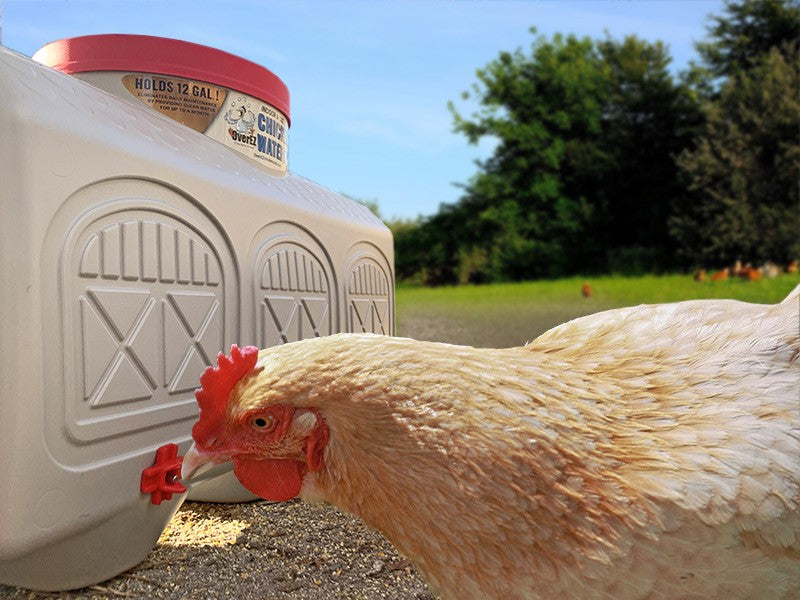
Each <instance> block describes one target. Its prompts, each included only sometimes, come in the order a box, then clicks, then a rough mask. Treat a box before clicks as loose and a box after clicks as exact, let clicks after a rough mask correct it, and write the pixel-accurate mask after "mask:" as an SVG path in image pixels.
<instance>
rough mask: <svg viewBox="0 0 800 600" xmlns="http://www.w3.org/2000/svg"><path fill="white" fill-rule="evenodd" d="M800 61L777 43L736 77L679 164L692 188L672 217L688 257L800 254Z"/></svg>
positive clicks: (715, 261) (707, 260) (712, 259)
mask: <svg viewBox="0 0 800 600" xmlns="http://www.w3.org/2000/svg"><path fill="white" fill-rule="evenodd" d="M798 66H800V63H798V61H797V60H796V59H795V60H794V61H792V62H789V61H787V59H786V58H785V57H784V55H783V54H782V53H781V52H780V51H779V50H778V49H773V50H772V51H771V52H769V54H767V55H766V56H765V57H763V59H762V61H761V63H760V64H759V65H757V66H756V67H752V68H750V69H748V70H746V71H742V72H740V73H738V74H737V75H735V76H733V77H731V78H730V79H729V80H728V81H727V82H726V83H725V85H723V87H722V89H721V92H720V97H719V99H718V100H717V101H716V102H711V103H709V104H707V106H706V108H705V112H706V116H707V125H706V130H705V132H704V134H703V135H702V136H701V137H700V138H699V139H698V142H697V144H696V146H695V147H694V148H693V149H692V150H688V151H686V152H684V153H683V154H682V155H681V156H680V158H679V160H678V166H679V168H680V171H681V174H682V176H683V178H684V180H685V181H686V183H687V185H688V190H689V194H688V195H687V196H686V197H685V199H684V201H683V202H682V203H680V204H679V205H677V206H678V210H676V212H675V214H674V215H673V216H672V218H671V219H670V228H671V231H672V234H673V236H674V237H675V239H676V241H677V242H678V244H679V247H680V248H681V251H682V255H683V257H684V258H685V259H686V262H687V263H695V264H711V265H724V264H728V263H731V262H733V261H734V260H736V259H739V260H743V261H763V260H767V259H769V260H774V261H780V262H785V261H788V260H790V259H791V258H796V257H797V256H798V255H800V191H799V190H798V173H800V144H799V143H798V142H799V141H800V140H798V131H800V102H798V98H800V85H799V84H798V78H797V72H798Z"/></svg>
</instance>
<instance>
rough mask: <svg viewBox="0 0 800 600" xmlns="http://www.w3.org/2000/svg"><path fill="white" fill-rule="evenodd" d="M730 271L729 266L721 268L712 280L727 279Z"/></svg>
mask: <svg viewBox="0 0 800 600" xmlns="http://www.w3.org/2000/svg"><path fill="white" fill-rule="evenodd" d="M729 273H730V269H729V268H728V267H725V268H724V269H720V270H719V271H717V272H716V273H714V274H713V275H712V276H711V281H727V280H728V275H729Z"/></svg>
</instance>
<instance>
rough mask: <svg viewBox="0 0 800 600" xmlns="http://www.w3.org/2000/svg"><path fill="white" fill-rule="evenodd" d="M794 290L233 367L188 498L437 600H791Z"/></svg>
mask: <svg viewBox="0 0 800 600" xmlns="http://www.w3.org/2000/svg"><path fill="white" fill-rule="evenodd" d="M798 313H800V287H798V288H796V289H795V290H794V291H793V292H792V293H791V294H790V296H789V297H788V298H787V299H786V300H785V301H784V302H782V303H780V304H777V305H754V304H746V303H742V302H736V301H731V300H717V301H712V300H704V301H690V302H681V303H676V304H665V305H654V306H637V307H632V308H624V309H619V310H612V311H608V312H603V313H599V314H595V315H591V316H588V317H583V318H580V319H577V320H574V321H571V322H568V323H565V324H564V325H561V326H559V327H556V328H554V329H551V330H550V331H548V332H547V333H545V334H543V335H542V336H540V337H539V338H538V339H536V340H535V341H534V342H532V343H531V344H529V345H527V346H524V347H520V348H510V349H502V350H500V349H481V348H470V347H461V346H452V345H447V344H439V343H431V342H419V341H414V340H409V339H400V338H392V337H384V336H375V335H366V334H362V335H355V334H341V335H334V336H330V337H325V338H318V339H313V340H306V341H301V342H296V343H293V344H287V345H285V346H281V347H276V348H270V349H267V350H261V351H258V350H257V349H255V348H252V347H248V348H244V349H239V348H236V347H233V348H232V351H231V354H232V357H231V358H230V359H229V358H227V357H225V356H223V355H220V358H219V365H218V367H217V368H216V369H211V368H210V367H209V369H208V370H207V371H206V372H205V373H204V375H203V376H202V378H201V383H202V389H200V390H198V392H197V398H198V402H199V404H200V419H199V420H198V422H197V423H196V424H195V426H194V429H193V437H194V440H195V445H194V446H193V447H192V449H190V450H189V452H188V453H187V455H186V457H185V459H184V469H183V471H184V475H185V476H189V475H190V474H191V473H192V472H193V471H194V470H195V469H196V468H197V467H199V466H200V465H202V464H204V463H220V462H225V461H229V460H231V461H233V464H234V471H235V473H236V476H237V477H238V478H239V480H240V481H241V482H242V483H243V484H244V485H245V486H246V487H247V488H248V489H250V490H252V491H253V492H254V493H256V494H258V495H260V496H262V497H264V498H268V499H271V500H286V499H289V498H294V497H295V496H298V495H299V496H300V497H302V498H305V499H308V500H314V501H319V500H321V501H327V502H331V503H333V504H335V505H337V506H339V507H341V508H343V509H345V510H347V511H350V512H352V513H354V514H356V515H358V516H360V517H361V518H362V519H363V520H364V521H365V522H366V523H367V524H368V525H370V526H371V527H373V528H375V529H377V530H379V531H381V532H382V533H383V534H384V535H385V536H386V537H387V538H388V539H389V540H390V541H391V542H392V543H394V544H395V546H396V547H397V548H398V549H399V550H400V551H401V552H403V553H404V554H406V555H407V556H409V557H410V558H411V559H413V560H414V561H415V562H416V564H417V565H418V567H419V568H420V570H421V571H422V573H423V574H424V575H425V577H426V578H427V579H428V581H429V583H430V585H431V587H432V589H433V590H435V591H436V592H438V593H440V594H441V595H442V596H443V597H445V598H450V599H457V600H461V599H484V598H485V599H516V598H541V599H548V600H549V599H558V598H562V599H567V598H569V599H581V598H604V599H614V600H626V599H633V598H638V599H645V598H646V599H665V600H667V599H675V598H704V599H708V598H719V599H731V598H752V599H759V600H760V599H764V598H797V597H798V593H800V320H799V318H798Z"/></svg>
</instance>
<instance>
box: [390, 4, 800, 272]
mask: <svg viewBox="0 0 800 600" xmlns="http://www.w3.org/2000/svg"><path fill="white" fill-rule="evenodd" d="M531 32H532V34H533V35H534V38H535V39H534V41H533V42H532V45H531V48H530V51H529V53H525V52H523V51H522V50H520V49H518V50H516V51H513V52H501V53H500V54H499V56H498V57H497V58H496V59H495V60H493V61H492V62H490V63H489V64H488V65H486V66H485V67H483V68H481V69H479V70H478V71H477V82H476V83H475V84H474V86H473V88H472V89H471V90H470V91H468V92H465V93H464V94H462V97H463V98H464V99H469V98H472V99H474V100H475V101H476V102H477V105H478V106H479V107H480V108H479V109H478V110H477V111H476V112H474V113H473V114H471V115H469V116H465V115H462V114H461V113H460V112H459V110H458V108H457V107H456V105H455V104H454V103H451V104H450V110H451V112H452V115H453V119H454V129H455V131H457V132H460V133H461V134H463V135H464V136H465V137H466V139H467V140H468V141H469V142H470V143H473V144H475V143H477V142H478V141H479V140H481V139H483V138H487V137H488V138H491V139H493V140H494V142H495V148H494V151H493V153H492V155H491V156H490V157H489V158H488V159H486V160H484V161H479V162H478V163H477V167H478V170H477V172H476V174H475V175H474V176H473V177H472V178H471V179H470V180H469V181H468V182H466V183H465V184H463V185H462V195H461V197H460V199H459V200H458V201H457V202H455V203H453V204H443V205H441V206H440V207H439V210H438V212H436V213H435V214H433V215H431V216H427V217H420V218H418V219H415V220H399V221H394V222H390V223H389V225H390V227H391V228H392V231H393V234H394V237H395V250H396V252H395V264H396V271H397V277H398V279H400V280H410V281H416V282H420V283H427V284H440V283H466V282H473V283H481V282H492V281H508V280H522V279H533V278H539V277H556V276H563V275H570V274H576V273H607V272H620V273H637V272H662V271H669V270H677V269H687V268H692V267H696V266H709V267H714V266H722V265H725V264H729V263H732V262H733V261H735V260H741V261H752V262H754V263H755V262H758V261H765V260H772V261H776V262H779V263H780V262H788V261H789V260H791V259H793V258H797V256H798V255H800V188H799V187H798V174H800V143H799V142H800V139H799V136H800V82H799V80H798V70H799V68H800V51H799V44H798V41H799V40H800V3H799V2H798V0H759V1H749V0H739V1H729V2H727V3H726V5H725V10H724V13H723V14H721V15H718V16H713V17H711V19H710V25H709V26H708V29H707V39H706V40H705V41H703V42H701V43H699V44H697V51H698V54H699V61H698V62H697V63H692V64H691V66H690V68H688V69H687V70H686V71H684V72H681V73H679V74H678V75H677V76H673V75H672V74H671V73H670V71H669V64H670V61H671V58H670V56H669V51H668V48H667V47H666V46H665V45H664V44H663V43H662V42H660V41H656V42H648V41H645V40H642V39H640V38H639V37H637V36H635V35H631V36H628V37H625V38H624V39H621V40H617V39H613V38H611V37H606V38H605V39H600V40H592V39H589V38H578V37H576V36H574V35H566V36H565V35H561V34H558V35H555V36H552V37H551V38H549V39H548V38H545V37H544V36H536V32H535V29H532V30H531Z"/></svg>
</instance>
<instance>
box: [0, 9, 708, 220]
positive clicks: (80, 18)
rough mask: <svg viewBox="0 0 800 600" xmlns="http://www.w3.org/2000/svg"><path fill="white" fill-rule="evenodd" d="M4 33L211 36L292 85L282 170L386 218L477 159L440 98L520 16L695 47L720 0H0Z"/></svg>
mask: <svg viewBox="0 0 800 600" xmlns="http://www.w3.org/2000/svg"><path fill="white" fill-rule="evenodd" d="M0 9H1V10H2V13H1V16H0V27H2V43H3V45H5V46H8V47H10V48H12V49H14V50H17V51H18V52H22V53H23V54H27V55H31V54H33V53H34V52H35V51H36V50H37V49H38V48H39V47H40V46H42V45H43V44H45V43H47V42H49V41H52V40H55V39H59V38H64V37H71V36H77V35H86V34H93V33H144V34H149V35H159V36H165V37H173V38H179V39H184V40H188V41H192V42H197V43H201V44H205V45H208V46H214V47H217V48H220V49H222V50H226V51H228V52H232V53H234V54H238V55H240V56H243V57H245V58H248V59H250V60H252V61H254V62H257V63H259V64H262V65H264V66H265V67H267V68H269V69H270V70H272V71H273V72H274V73H275V74H276V75H278V76H279V77H280V78H281V79H283V81H284V82H285V83H286V85H287V86H288V87H289V90H290V93H291V113H292V127H291V130H290V134H289V168H290V170H292V171H294V172H296V173H299V174H300V175H303V176H305V177H308V178H310V179H312V180H314V181H316V182H317V183H320V184H322V185H324V186H326V187H328V188H331V189H332V190H334V191H337V192H342V193H345V194H348V195H350V196H354V197H357V198H363V199H369V200H377V201H378V204H379V205H380V208H381V212H382V213H383V214H384V216H386V217H395V216H397V217H414V216H416V215H418V214H431V213H434V212H436V210H437V208H438V206H439V204H440V203H442V202H454V201H456V200H457V199H458V197H459V193H460V191H459V189H458V188H457V187H455V186H454V185H453V183H457V182H460V183H465V182H467V181H468V180H469V178H470V177H471V176H472V175H473V174H474V173H475V171H476V167H475V164H474V160H475V159H476V158H485V157H486V156H488V153H490V151H491V143H490V142H488V141H487V142H486V143H483V144H481V145H479V146H477V147H475V146H470V145H468V144H467V142H466V140H465V138H464V137H463V136H460V135H457V134H454V133H452V117H451V115H450V112H449V111H448V109H447V102H448V101H449V100H453V101H456V105H457V106H459V107H460V108H461V109H462V113H463V112H466V114H469V112H470V107H469V106H467V105H465V104H464V103H463V102H462V101H460V94H461V92H462V91H464V90H467V89H469V88H470V87H471V85H472V83H474V82H475V70H476V69H478V68H480V67H482V66H484V65H486V64H487V63H488V62H490V61H491V60H492V59H494V58H495V57H496V56H497V54H498V53H499V52H500V51H502V50H513V49H515V48H518V47H522V48H523V49H525V50H526V51H527V48H528V47H529V46H530V43H531V42H532V41H533V36H532V35H531V34H530V33H529V31H528V30H529V28H530V27H532V26H535V27H536V28H537V29H538V31H539V33H541V34H544V35H546V36H548V37H549V36H550V35H552V34H553V33H556V32H563V33H575V34H577V35H579V36H584V35H588V36H590V37H593V38H602V37H605V33H606V32H608V33H609V34H610V35H611V36H612V37H614V38H621V37H623V36H624V35H627V34H636V35H638V36H639V37H641V38H644V39H646V40H649V41H655V40H656V39H660V40H662V41H664V42H665V43H666V44H667V45H668V46H669V48H670V53H671V55H672V57H673V70H676V71H677V70H678V69H682V68H684V67H685V66H686V65H688V62H689V61H690V60H693V59H695V58H696V54H695V51H694V42H696V41H699V40H701V39H703V37H704V36H705V32H706V25H707V24H708V22H707V20H706V17H707V15H709V14H711V13H713V14H720V13H721V12H722V9H723V3H722V1H721V0H640V1H633V0H580V1H573V0H562V1H558V0H547V1H544V0H540V1H529V2H523V1H520V0H518V1H514V2H486V1H471V2H461V1H454V0H450V1H436V2H434V1H431V0H427V1H421V0H420V1H406V2H399V1H394V2H390V1H388V0H379V1H373V2H366V1H360V2H340V1H334V0H324V1H315V2H310V1H309V2H285V1H279V2H252V1H243V0H238V1H233V2H222V1H219V2H204V1H198V0H194V1H191V2H183V1H179V0H175V1H171V2H156V1H137V2H125V1H118V0H104V1H101V2H94V1H88V0H82V1H75V0H59V1H38V0H0Z"/></svg>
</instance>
